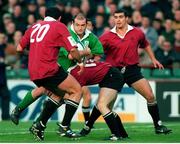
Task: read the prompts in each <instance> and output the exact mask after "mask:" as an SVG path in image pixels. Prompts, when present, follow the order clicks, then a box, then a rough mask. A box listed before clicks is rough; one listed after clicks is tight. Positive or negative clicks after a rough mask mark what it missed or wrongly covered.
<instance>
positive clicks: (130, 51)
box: [99, 25, 149, 67]
mask: <svg viewBox="0 0 180 144" xmlns="http://www.w3.org/2000/svg"><path fill="white" fill-rule="evenodd" d="M128 27H130V30H129V31H128V32H127V33H126V34H125V36H124V38H121V37H120V36H118V34H117V33H116V32H115V27H114V28H113V29H112V30H111V31H109V32H105V33H104V34H103V35H102V36H100V38H99V40H100V41H101V43H102V45H103V47H104V52H105V56H106V62H109V63H110V64H111V65H112V66H115V67H122V66H128V65H134V64H137V63H138V62H139V56H138V48H146V47H147V46H148V45H149V42H148V41H147V40H146V38H145V35H144V33H143V32H142V31H141V30H140V29H138V28H135V27H132V26H130V25H128Z"/></svg>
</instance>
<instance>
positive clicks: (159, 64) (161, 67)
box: [152, 59, 164, 69]
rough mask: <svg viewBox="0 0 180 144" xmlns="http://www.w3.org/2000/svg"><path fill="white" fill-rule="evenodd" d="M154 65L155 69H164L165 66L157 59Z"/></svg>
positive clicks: (153, 61)
mask: <svg viewBox="0 0 180 144" xmlns="http://www.w3.org/2000/svg"><path fill="white" fill-rule="evenodd" d="M152 63H153V66H154V68H159V69H164V66H163V65H162V64H161V63H160V62H159V61H158V60H157V59H154V60H152Z"/></svg>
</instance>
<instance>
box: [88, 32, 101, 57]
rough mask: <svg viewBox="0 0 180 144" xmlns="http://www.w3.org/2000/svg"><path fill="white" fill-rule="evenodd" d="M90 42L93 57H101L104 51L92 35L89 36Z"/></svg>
mask: <svg viewBox="0 0 180 144" xmlns="http://www.w3.org/2000/svg"><path fill="white" fill-rule="evenodd" d="M90 41H91V42H90V49H91V53H92V54H94V55H102V54H103V53H104V50H103V46H102V44H101V42H100V41H99V39H98V38H97V37H96V36H95V35H94V34H91V37H90Z"/></svg>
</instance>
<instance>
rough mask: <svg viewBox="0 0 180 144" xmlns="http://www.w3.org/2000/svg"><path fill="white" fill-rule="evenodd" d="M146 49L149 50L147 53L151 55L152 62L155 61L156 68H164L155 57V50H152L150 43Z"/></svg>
mask: <svg viewBox="0 0 180 144" xmlns="http://www.w3.org/2000/svg"><path fill="white" fill-rule="evenodd" d="M144 50H145V51H146V52H147V54H148V55H149V57H150V59H151V61H152V63H153V66H154V67H155V68H159V69H164V67H163V65H162V64H161V63H160V62H159V61H158V60H157V59H156V58H155V56H154V52H153V51H152V49H151V46H150V45H148V46H147V47H146V48H145V49H144Z"/></svg>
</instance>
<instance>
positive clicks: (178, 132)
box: [0, 121, 180, 143]
mask: <svg viewBox="0 0 180 144" xmlns="http://www.w3.org/2000/svg"><path fill="white" fill-rule="evenodd" d="M31 124H32V122H31V121H30V122H20V124H19V125H18V126H16V125H14V124H12V122H11V121H3V122H0V143H3V142H6V143H37V141H36V140H35V139H34V137H33V135H32V134H30V133H29V130H28V129H29V127H30V126H31ZM164 124H165V125H166V126H168V128H171V129H172V130H173V132H172V133H171V134H168V135H156V134H155V133H154V128H153V125H152V124H150V123H125V124H124V126H125V129H126V130H127V132H128V134H129V137H130V139H126V140H119V141H115V143H180V123H179V122H168V123H164ZM82 127H83V123H72V129H73V130H74V131H80V130H81V128H82ZM94 127H95V128H94V129H93V130H92V131H91V133H90V134H89V135H88V136H86V137H81V138H80V139H78V140H72V139H69V138H66V137H60V136H58V135H57V134H56V129H57V128H58V127H57V125H56V122H52V121H51V122H49V123H48V125H47V128H46V131H45V140H44V141H43V143H109V142H111V143H112V141H107V140H104V139H105V138H107V137H108V136H109V135H110V131H109V129H108V127H107V126H106V124H105V123H96V124H95V125H94ZM41 142H42V141H41Z"/></svg>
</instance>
